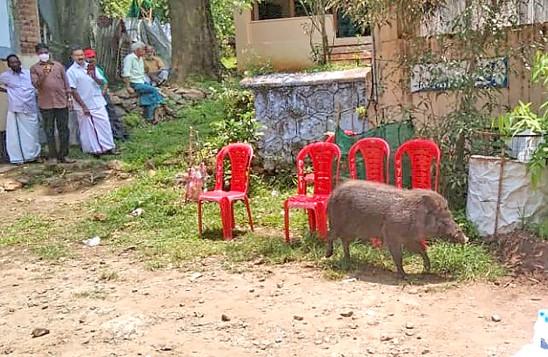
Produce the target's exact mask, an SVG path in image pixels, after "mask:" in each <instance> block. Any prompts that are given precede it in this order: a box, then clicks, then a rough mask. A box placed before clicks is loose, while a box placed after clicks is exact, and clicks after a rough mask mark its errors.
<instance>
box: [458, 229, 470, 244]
mask: <svg viewBox="0 0 548 357" xmlns="http://www.w3.org/2000/svg"><path fill="white" fill-rule="evenodd" d="M454 239H455V241H456V242H457V243H461V244H466V243H468V240H469V239H468V237H467V236H466V235H465V234H464V233H463V232H462V231H461V230H459V231H458V232H457V234H456V235H455V237H454Z"/></svg>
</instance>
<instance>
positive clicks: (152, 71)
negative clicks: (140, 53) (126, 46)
mask: <svg viewBox="0 0 548 357" xmlns="http://www.w3.org/2000/svg"><path fill="white" fill-rule="evenodd" d="M145 51H146V53H145V59H144V60H145V73H146V74H147V76H148V79H149V83H150V84H152V85H153V86H155V87H159V86H161V85H162V84H164V83H165V82H166V81H167V78H168V76H169V70H168V69H167V68H166V65H165V64H164V61H162V59H161V58H160V57H158V56H156V50H155V49H154V47H152V46H150V45H148V46H146V49H145Z"/></svg>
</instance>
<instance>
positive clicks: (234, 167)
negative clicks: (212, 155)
mask: <svg viewBox="0 0 548 357" xmlns="http://www.w3.org/2000/svg"><path fill="white" fill-rule="evenodd" d="M227 156H228V158H229V160H230V169H231V170H230V171H231V178H230V191H238V192H245V193H247V189H248V188H249V169H250V167H251V159H252V158H253V148H252V147H251V145H249V144H229V145H227V146H225V147H223V148H222V149H221V151H219V153H218V154H217V165H216V166H217V170H216V172H215V178H216V179H215V189H216V190H222V189H223V187H224V160H225V158H226V157H227Z"/></svg>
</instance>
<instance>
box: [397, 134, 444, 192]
mask: <svg viewBox="0 0 548 357" xmlns="http://www.w3.org/2000/svg"><path fill="white" fill-rule="evenodd" d="M404 155H407V156H409V159H410V161H411V188H413V189H417V188H422V189H427V190H434V191H438V189H439V178H440V163H441V151H440V148H439V147H438V145H437V144H436V143H435V142H434V141H432V140H429V139H413V140H409V141H406V142H405V143H403V144H402V145H401V146H400V147H399V148H398V150H397V151H396V155H395V156H394V171H395V172H394V175H395V176H396V177H395V178H396V187H399V188H403V165H402V159H403V156H404ZM432 161H434V165H435V167H436V168H435V174H434V184H433V185H432Z"/></svg>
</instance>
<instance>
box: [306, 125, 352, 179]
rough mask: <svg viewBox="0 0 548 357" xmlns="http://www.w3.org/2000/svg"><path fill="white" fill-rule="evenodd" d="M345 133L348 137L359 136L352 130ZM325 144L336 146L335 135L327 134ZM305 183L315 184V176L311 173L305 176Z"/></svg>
mask: <svg viewBox="0 0 548 357" xmlns="http://www.w3.org/2000/svg"><path fill="white" fill-rule="evenodd" d="M344 133H345V134H346V135H348V136H355V135H357V134H356V133H355V132H353V131H352V130H345V131H344ZM324 142H326V143H332V144H335V134H334V133H329V134H327V136H326V138H325V140H324ZM305 181H306V183H307V184H312V183H314V174H312V173H309V174H306V176H305Z"/></svg>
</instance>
